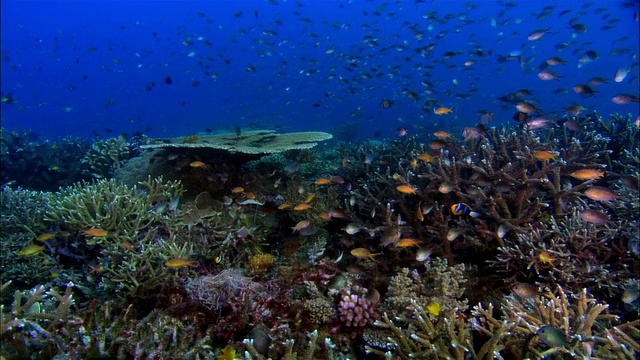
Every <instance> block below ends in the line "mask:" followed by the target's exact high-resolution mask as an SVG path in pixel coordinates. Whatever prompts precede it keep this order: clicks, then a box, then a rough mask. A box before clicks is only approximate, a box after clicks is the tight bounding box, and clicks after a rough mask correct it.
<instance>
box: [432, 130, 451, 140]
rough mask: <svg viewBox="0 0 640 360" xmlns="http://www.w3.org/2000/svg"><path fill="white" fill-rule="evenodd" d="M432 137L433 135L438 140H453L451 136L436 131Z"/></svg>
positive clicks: (444, 132)
mask: <svg viewBox="0 0 640 360" xmlns="http://www.w3.org/2000/svg"><path fill="white" fill-rule="evenodd" d="M433 135H435V136H436V137H438V138H440V139H447V138H448V139H453V135H451V134H449V133H448V132H446V131H436V132H434V133H433Z"/></svg>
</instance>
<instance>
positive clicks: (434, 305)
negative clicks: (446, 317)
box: [427, 301, 442, 316]
mask: <svg viewBox="0 0 640 360" xmlns="http://www.w3.org/2000/svg"><path fill="white" fill-rule="evenodd" d="M427 311H428V312H429V314H431V315H433V316H438V315H440V311H442V305H440V303H438V302H435V301H432V302H430V303H428V304H427Z"/></svg>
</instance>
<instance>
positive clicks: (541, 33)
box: [527, 28, 551, 41]
mask: <svg viewBox="0 0 640 360" xmlns="http://www.w3.org/2000/svg"><path fill="white" fill-rule="evenodd" d="M549 30H551V28H546V29H538V30H533V31H532V32H531V33H530V34H529V36H527V40H530V41H534V40H538V39H540V38H541V37H543V36H544V34H548V33H549Z"/></svg>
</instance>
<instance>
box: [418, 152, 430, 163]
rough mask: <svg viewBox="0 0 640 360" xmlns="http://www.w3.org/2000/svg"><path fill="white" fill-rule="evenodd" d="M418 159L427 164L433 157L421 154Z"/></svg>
mask: <svg viewBox="0 0 640 360" xmlns="http://www.w3.org/2000/svg"><path fill="white" fill-rule="evenodd" d="M418 159H419V160H422V161H424V162H429V161H431V160H433V156H431V155H430V154H427V153H422V154H420V155H418Z"/></svg>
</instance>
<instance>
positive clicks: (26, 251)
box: [17, 244, 44, 256]
mask: <svg viewBox="0 0 640 360" xmlns="http://www.w3.org/2000/svg"><path fill="white" fill-rule="evenodd" d="M41 251H44V246H40V245H36V244H31V245H29V246H27V247H25V248H23V249H22V250H20V251H18V252H17V254H18V255H20V256H33V255H36V254H38V253H39V252H41Z"/></svg>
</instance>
